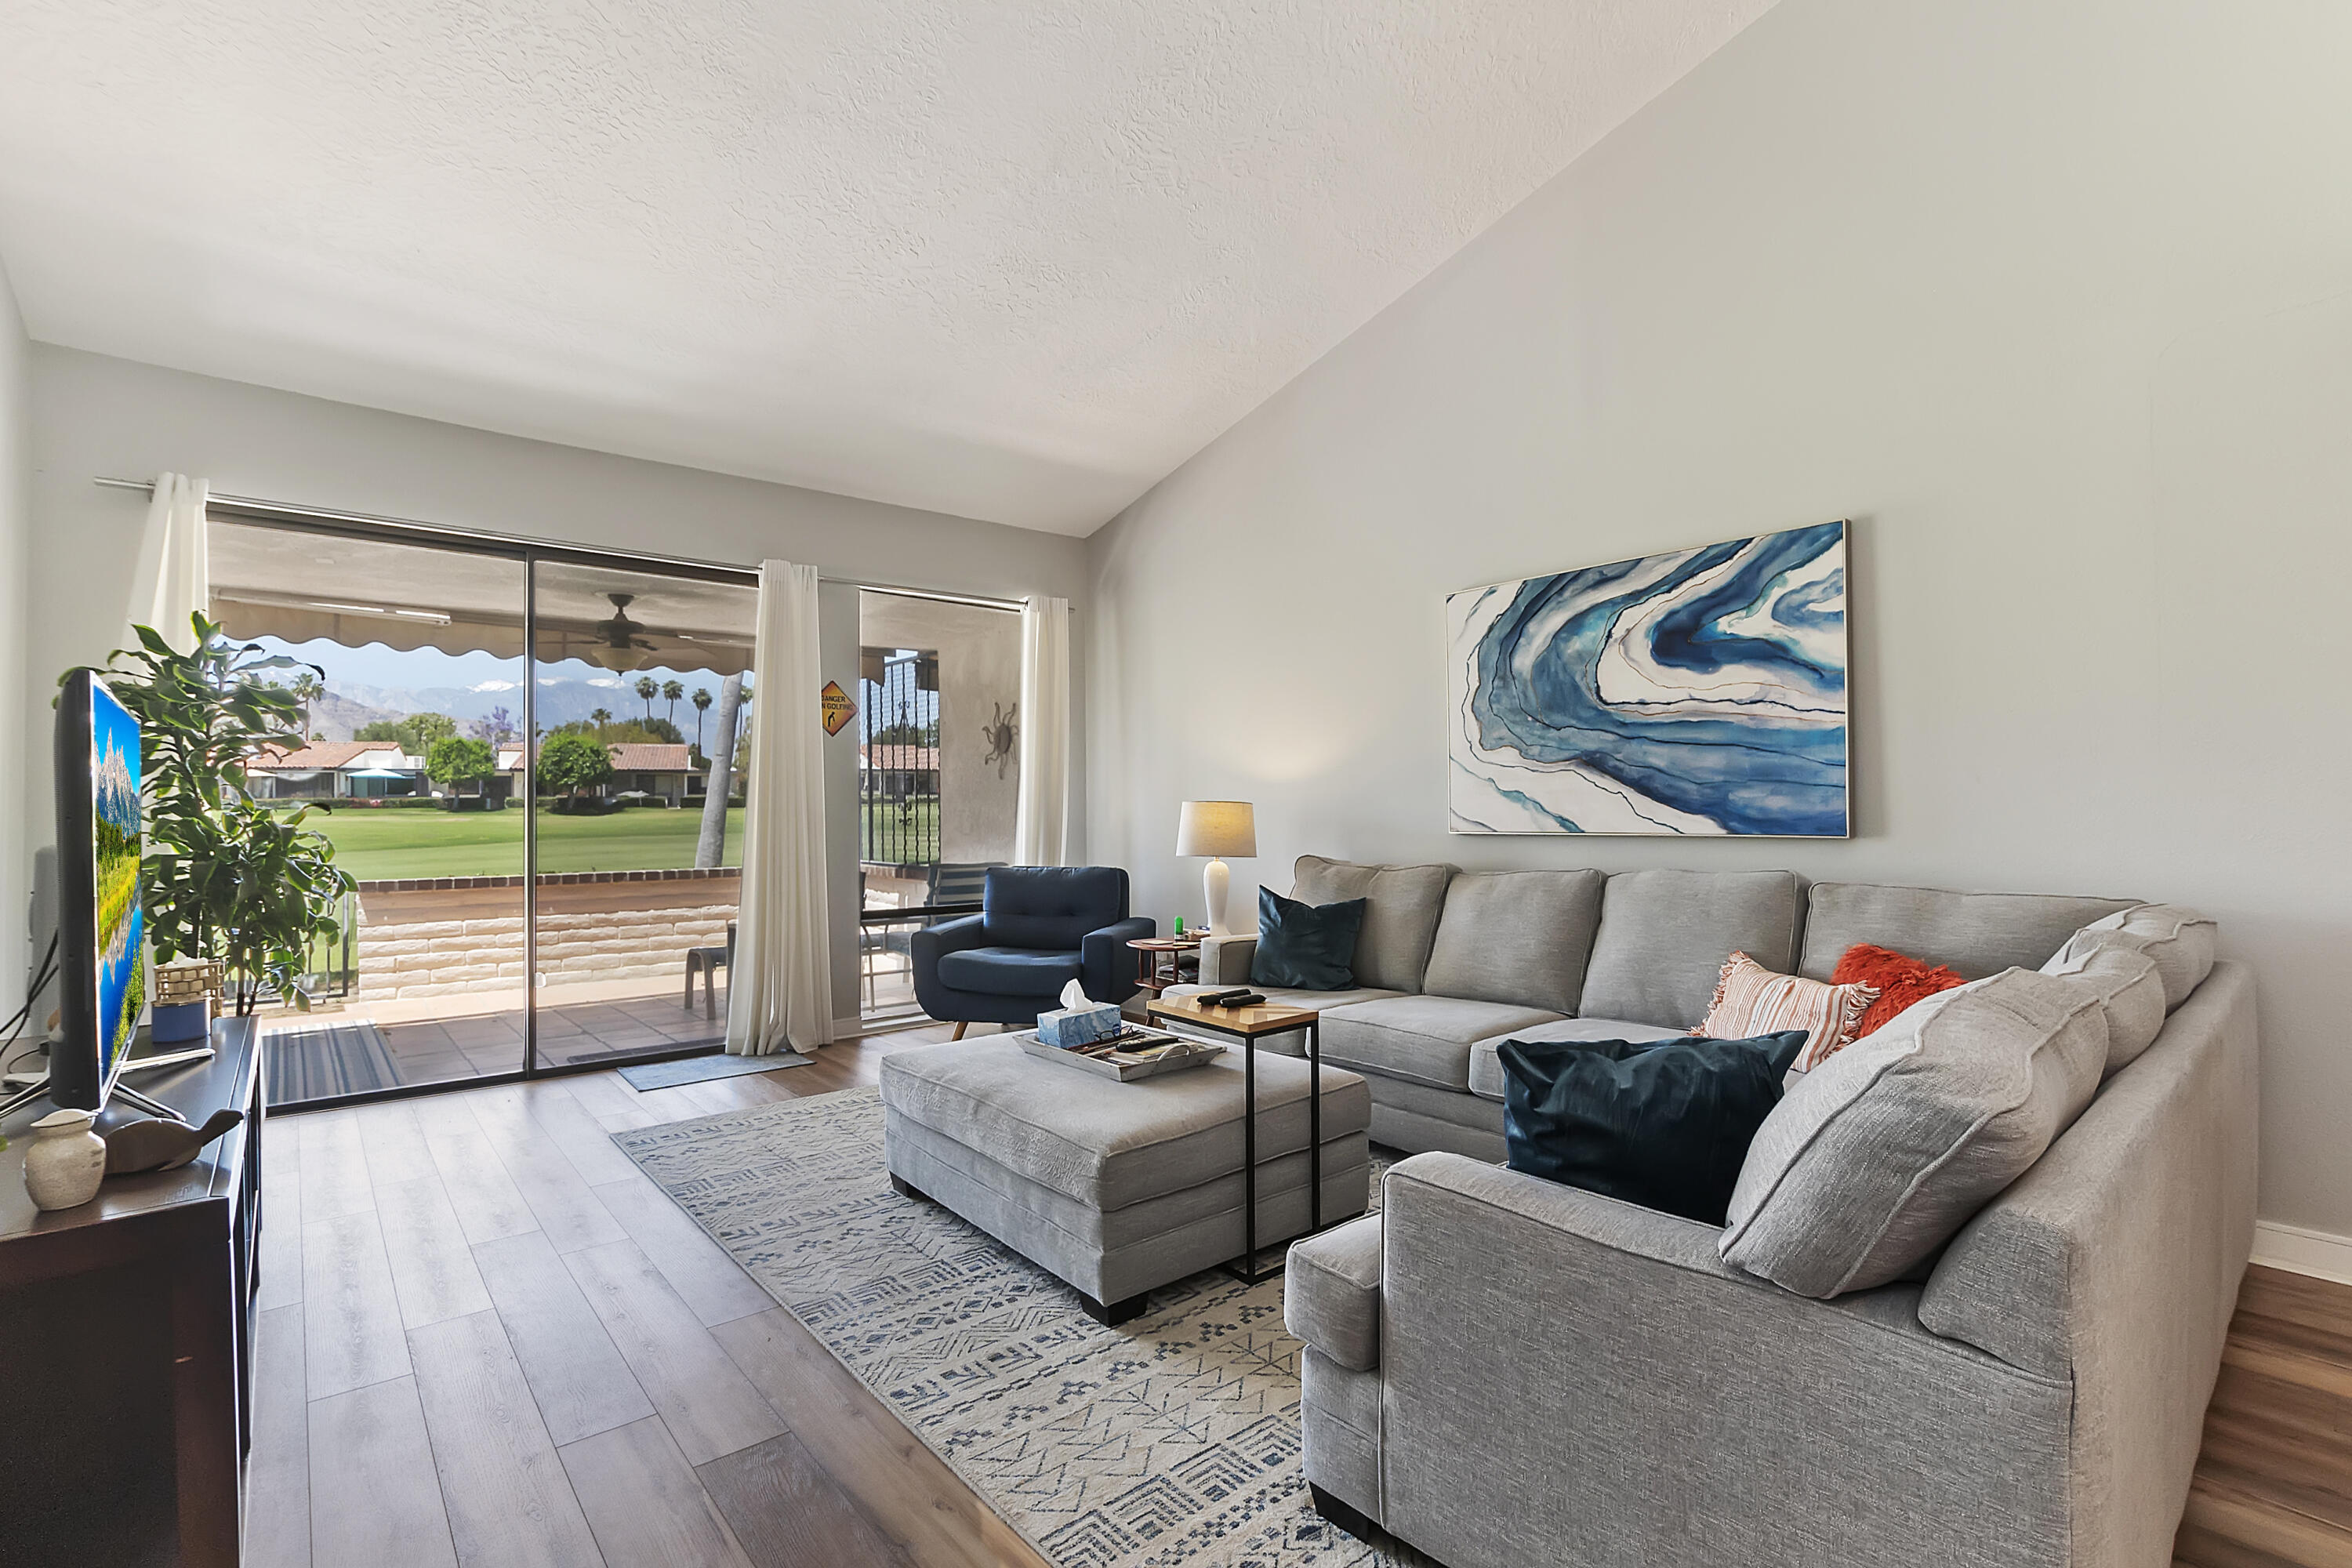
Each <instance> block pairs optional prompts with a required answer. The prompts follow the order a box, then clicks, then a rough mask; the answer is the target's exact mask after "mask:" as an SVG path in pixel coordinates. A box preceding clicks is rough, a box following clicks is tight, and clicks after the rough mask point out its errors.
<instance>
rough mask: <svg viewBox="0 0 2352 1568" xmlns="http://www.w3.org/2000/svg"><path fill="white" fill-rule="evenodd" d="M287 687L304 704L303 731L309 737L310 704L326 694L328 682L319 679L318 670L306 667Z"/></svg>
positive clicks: (295, 698) (296, 699)
mask: <svg viewBox="0 0 2352 1568" xmlns="http://www.w3.org/2000/svg"><path fill="white" fill-rule="evenodd" d="M287 689H288V690H289V691H290V692H292V693H293V694H294V700H295V701H297V702H299V703H300V704H301V705H302V733H303V735H304V736H305V737H306V738H309V737H310V704H311V703H312V702H314V701H316V700H318V699H319V698H320V697H322V696H324V695H326V690H327V683H326V682H325V681H323V680H321V679H319V672H318V671H317V670H314V669H306V670H304V671H303V672H302V673H301V674H299V675H298V676H296V677H295V678H294V680H293V683H292V684H291V685H290V686H289V687H288V688H287Z"/></svg>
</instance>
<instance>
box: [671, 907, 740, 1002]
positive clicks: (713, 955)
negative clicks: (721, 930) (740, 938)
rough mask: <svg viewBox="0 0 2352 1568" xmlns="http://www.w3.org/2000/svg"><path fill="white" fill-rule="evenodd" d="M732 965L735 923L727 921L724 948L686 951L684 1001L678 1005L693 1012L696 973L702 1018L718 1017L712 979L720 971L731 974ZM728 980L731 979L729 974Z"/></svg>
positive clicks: (700, 948) (733, 961) (697, 948)
mask: <svg viewBox="0 0 2352 1568" xmlns="http://www.w3.org/2000/svg"><path fill="white" fill-rule="evenodd" d="M734 963H735V922H734V921H728V922H727V945H726V946H725V947H689V948H688V949H687V950H686V1000H685V1001H683V1002H681V1003H679V1004H678V1005H680V1006H682V1007H684V1008H685V1009H686V1010H687V1011H688V1012H689V1013H691V1012H693V1011H694V977H695V975H696V973H700V974H701V976H702V1016H704V1017H706V1018H716V1017H718V1016H719V1006H718V1002H717V999H716V996H715V994H714V992H713V989H712V982H713V978H714V976H715V975H716V974H717V973H718V972H719V970H721V969H728V970H730V972H731V968H732V965H733V964H734ZM731 978H732V976H731V973H730V979H731Z"/></svg>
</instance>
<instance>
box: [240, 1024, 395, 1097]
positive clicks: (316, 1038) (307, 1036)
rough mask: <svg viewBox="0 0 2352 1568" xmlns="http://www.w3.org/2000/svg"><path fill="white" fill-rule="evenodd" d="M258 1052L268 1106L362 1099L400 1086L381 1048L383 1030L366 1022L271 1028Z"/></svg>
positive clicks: (388, 1055) (387, 1054) (390, 1059)
mask: <svg viewBox="0 0 2352 1568" xmlns="http://www.w3.org/2000/svg"><path fill="white" fill-rule="evenodd" d="M261 1049H262V1052H263V1055H264V1058H266V1066H267V1067H268V1073H269V1103H270V1104H272V1105H295V1104H299V1103H300V1102H301V1101H303V1100H326V1099H329V1098H331V1097H332V1096H335V1095H339V1094H365V1093H367V1092H368V1091H369V1090H371V1089H394V1088H397V1087H399V1085H400V1084H401V1083H402V1082H403V1081H404V1079H402V1078H401V1076H400V1066H399V1064H398V1063H397V1062H395V1061H394V1060H393V1056H392V1052H391V1051H390V1050H388V1049H387V1048H385V1046H384V1043H383V1030H381V1029H379V1028H377V1027H376V1026H374V1025H373V1024H372V1023H369V1022H368V1021H367V1020H366V1019H364V1018H359V1019H352V1020H350V1021H347V1022H344V1023H340V1024H310V1025H306V1026H302V1027H299V1028H291V1029H272V1030H270V1031H269V1032H268V1033H267V1034H265V1035H263V1036H262V1037H261Z"/></svg>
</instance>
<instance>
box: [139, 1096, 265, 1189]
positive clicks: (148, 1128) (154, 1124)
mask: <svg viewBox="0 0 2352 1568" xmlns="http://www.w3.org/2000/svg"><path fill="white" fill-rule="evenodd" d="M244 1120H245V1112H243V1111H241V1110H215V1111H214V1112H213V1113H212V1116H211V1118H210V1119H209V1120H208V1121H205V1124H204V1125H203V1126H202V1127H191V1126H189V1125H188V1124H187V1123H186V1122H184V1121H181V1120H179V1119H178V1118H177V1117H168V1116H155V1117H150V1118H148V1119H147V1120H145V1121H125V1122H123V1123H121V1125H119V1126H116V1127H112V1128H110V1129H108V1130H107V1133H106V1173H107V1174H108V1175H110V1176H124V1175H130V1174H131V1173H135V1172H140V1171H176V1170H178V1169H179V1168H180V1167H181V1166H183V1165H184V1164H186V1163H188V1162H189V1161H191V1160H193V1159H194V1158H195V1157H196V1156H197V1154H199V1153H200V1152H203V1150H204V1147H205V1144H207V1143H209V1142H212V1141H213V1140H214V1139H215V1138H217V1137H219V1136H220V1135H221V1134H222V1133H224V1132H226V1131H228V1130H229V1129H230V1128H232V1127H234V1126H236V1124H237V1123H238V1122H240V1121H244Z"/></svg>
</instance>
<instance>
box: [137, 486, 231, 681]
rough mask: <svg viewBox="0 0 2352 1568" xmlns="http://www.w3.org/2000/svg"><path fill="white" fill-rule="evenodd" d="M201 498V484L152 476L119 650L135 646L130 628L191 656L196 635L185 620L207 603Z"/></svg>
mask: <svg viewBox="0 0 2352 1568" xmlns="http://www.w3.org/2000/svg"><path fill="white" fill-rule="evenodd" d="M206 493H207V486H206V484H205V481H204V480H203V479H190V478H188V476H187V475H185V474H158V475H156V476H155V493H154V499H152V500H150V501H149V502H148V503H147V530H146V532H145V533H144V534H142V536H141V538H140V541H139V567H138V570H137V572H136V573H134V574H132V576H131V605H130V609H129V612H128V614H127V615H126V616H125V618H124V621H123V637H122V646H123V647H138V646H139V639H138V638H137V637H133V636H131V632H130V628H131V627H132V626H153V627H154V628H155V629H156V630H157V631H159V632H161V633H162V634H163V640H164V641H165V642H167V643H170V644H171V645H172V647H173V648H174V649H176V650H177V651H179V652H181V653H191V652H194V649H195V646H196V638H195V633H194V632H193V631H192V630H190V629H189V626H188V617H189V616H192V615H194V613H195V612H197V611H198V610H203V609H206V608H208V607H209V606H210V605H211V603H212V567H211V562H210V557H209V555H208V553H207V550H206V545H205V496H206Z"/></svg>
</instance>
